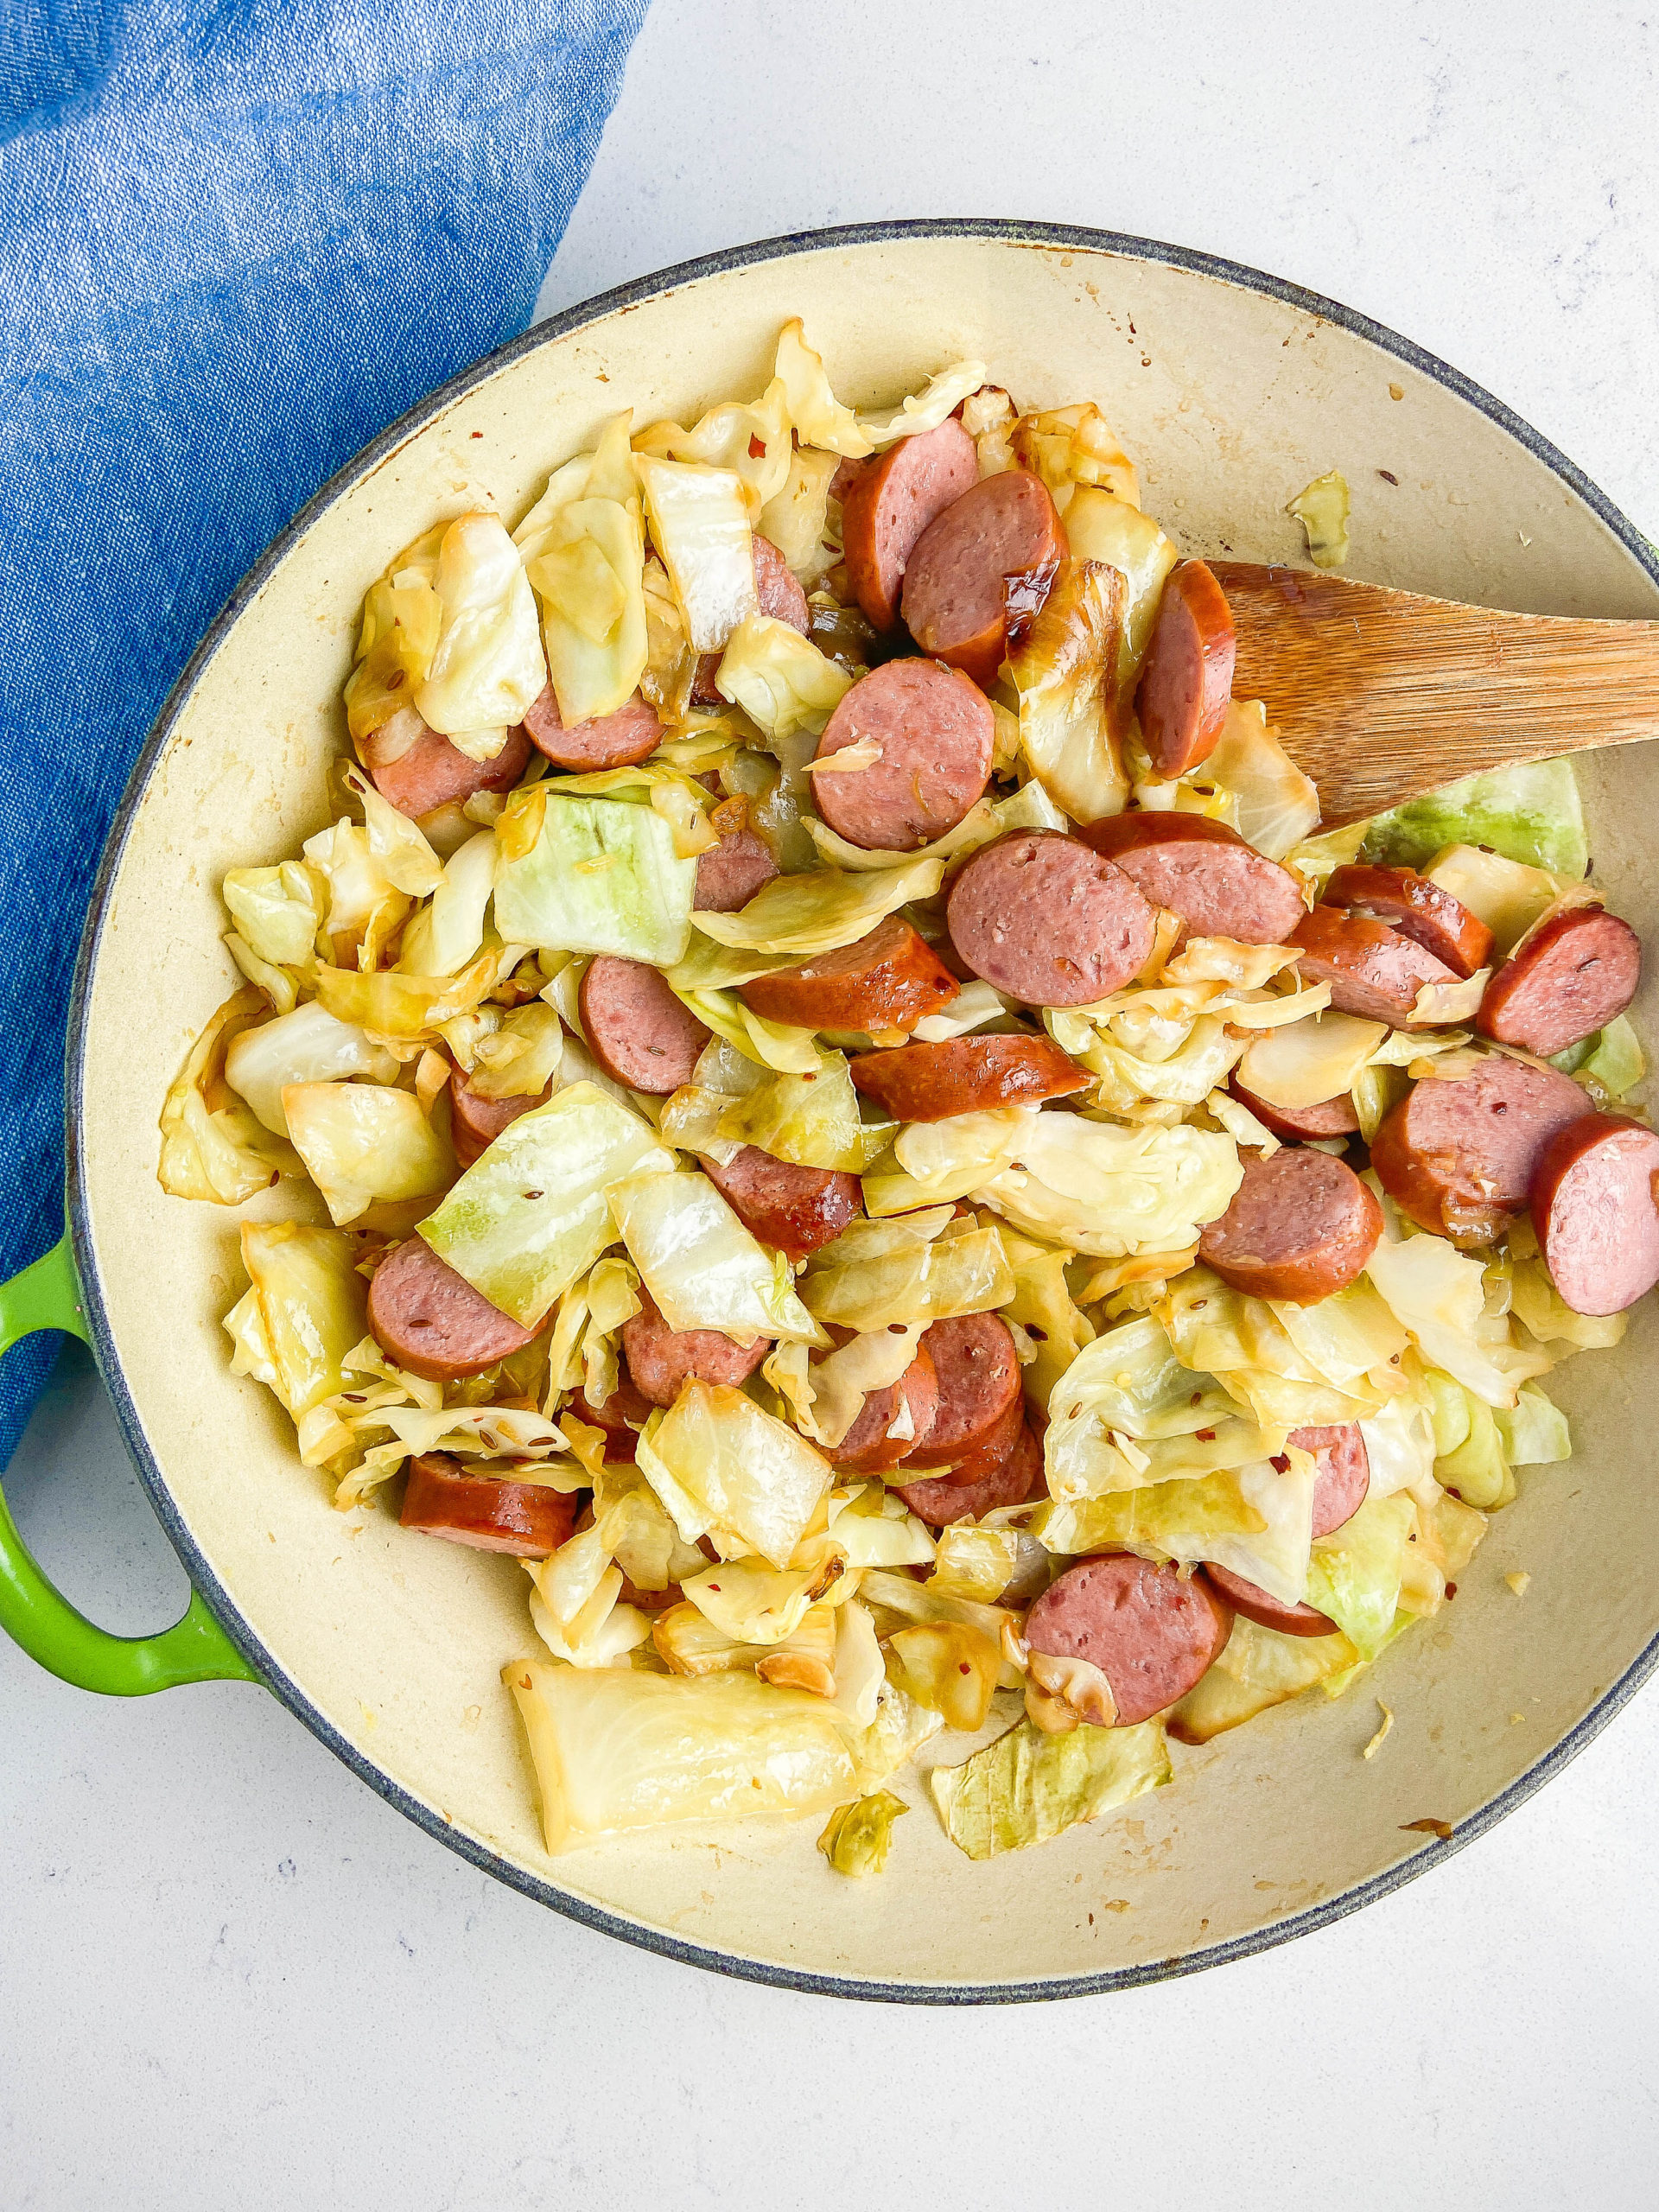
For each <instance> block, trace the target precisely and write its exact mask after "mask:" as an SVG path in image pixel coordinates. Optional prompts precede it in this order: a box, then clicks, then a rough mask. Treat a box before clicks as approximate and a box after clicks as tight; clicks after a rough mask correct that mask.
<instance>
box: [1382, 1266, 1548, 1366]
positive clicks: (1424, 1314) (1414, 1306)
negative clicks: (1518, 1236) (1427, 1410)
mask: <svg viewBox="0 0 1659 2212" xmlns="http://www.w3.org/2000/svg"><path fill="white" fill-rule="evenodd" d="M1365 1272H1366V1273H1367V1274H1369V1275H1370V1279H1371V1281H1373V1282H1374V1283H1375V1284H1376V1287H1377V1289H1378V1290H1379V1291H1380V1292H1381V1293H1382V1294H1383V1299H1384V1300H1385V1301H1386V1302H1387V1304H1388V1306H1389V1308H1390V1309H1391V1311H1392V1312H1393V1313H1394V1315H1395V1319H1397V1320H1398V1321H1399V1322H1400V1323H1401V1325H1402V1327H1404V1328H1405V1329H1406V1330H1408V1332H1409V1333H1410V1336H1411V1338H1412V1341H1413V1342H1414V1344H1416V1345H1417V1347H1418V1349H1419V1350H1420V1351H1421V1353H1422V1355H1423V1357H1424V1358H1425V1359H1426V1360H1427V1361H1428V1363H1430V1365H1431V1366H1433V1367H1440V1368H1443V1369H1444V1370H1446V1373H1447V1374H1448V1375H1451V1376H1455V1377H1456V1379H1457V1380H1458V1381H1459V1383H1462V1384H1463V1385H1464V1387H1465V1389H1469V1390H1472V1391H1473V1392H1474V1394H1475V1395H1476V1396H1477V1397H1478V1398H1481V1399H1484V1402H1486V1404H1488V1405H1489V1406H1513V1405H1514V1403H1515V1402H1516V1393H1517V1392H1518V1391H1519V1389H1520V1387H1521V1385H1522V1383H1525V1382H1528V1381H1529V1380H1530V1379H1531V1377H1532V1376H1535V1375H1542V1374H1545V1373H1547V1372H1548V1370H1549V1369H1550V1367H1551V1366H1553V1365H1554V1362H1553V1360H1552V1359H1551V1358H1550V1357H1549V1355H1548V1353H1547V1352H1544V1351H1537V1350H1533V1351H1525V1350H1522V1347H1520V1346H1519V1345H1517V1344H1516V1343H1515V1342H1514V1341H1513V1338H1512V1335H1511V1332H1510V1325H1509V1323H1508V1321H1507V1320H1506V1319H1503V1317H1502V1316H1501V1315H1489V1314H1488V1313H1487V1312H1486V1295H1485V1293H1486V1285H1485V1277H1484V1272H1483V1269H1482V1267H1481V1262H1479V1261H1478V1260H1475V1259H1468V1258H1465V1256H1464V1255H1463V1254H1462V1253H1461V1252H1459V1251H1458V1250H1457V1249H1456V1248H1455V1247H1454V1246H1453V1245H1452V1244H1449V1243H1447V1242H1446V1239H1445V1237H1443V1236H1427V1235H1418V1236H1408V1237H1406V1238H1405V1239H1404V1240H1403V1241H1402V1242H1400V1243H1395V1242H1394V1241H1393V1240H1392V1239H1391V1238H1389V1237H1388V1236H1384V1237H1383V1239H1382V1241H1381V1242H1380V1243H1378V1245H1377V1247H1376V1250H1375V1251H1374V1252H1373V1253H1372V1254H1371V1256H1370V1259H1369V1260H1368V1261H1367V1262H1366V1263H1365Z"/></svg>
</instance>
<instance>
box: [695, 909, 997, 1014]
mask: <svg viewBox="0 0 1659 2212" xmlns="http://www.w3.org/2000/svg"><path fill="white" fill-rule="evenodd" d="M737 995H738V996H739V997H740V998H741V1000H742V1001H743V1003H744V1005H745V1006H747V1007H750V1008H751V1009H752V1010H753V1012H754V1013H756V1014H760V1016H761V1017H762V1018H763V1019H764V1020H767V1021H783V1022H789V1023H791V1024H792V1025H793V1026H794V1027H797V1028H798V1029H832V1030H841V1031H847V1030H850V1031H855V1032H858V1031H861V1032H862V1033H864V1034H865V1035H867V1036H868V1034H869V1033H870V1032H872V1031H873V1030H884V1029H906V1030H908V1029H913V1028H914V1027H916V1025H917V1023H918V1021H920V1020H922V1018H923V1017H924V1015H926V1014H938V1013H939V1012H940V1011H941V1010H942V1009H943V1008H944V1007H947V1006H949V1005H950V1001H952V1000H953V999H954V998H956V997H957V996H958V995H959V992H958V988H957V982H956V979H955V978H954V977H953V976H952V975H951V973H950V969H948V968H947V967H946V966H945V965H944V962H943V961H942V960H941V959H940V958H939V957H938V954H937V953H935V952H934V951H933V950H931V948H930V947H929V945H928V944H926V943H925V940H924V939H923V938H921V937H919V936H918V934H917V932H916V931H914V930H913V929H912V927H911V926H910V924H909V923H908V922H901V921H900V920H899V917H898V916H897V915H896V914H889V915H888V916H887V919H886V920H885V921H882V922H878V923H877V924H876V925H875V927H874V929H873V930H872V931H870V933H869V935H868V937H861V938H859V939H858V941H857V943H856V944H843V945H841V946H839V947H838V948H837V949H836V950H835V951H834V952H821V953H819V954H818V955H817V957H816V958H814V959H811V960H806V961H803V962H802V963H801V965H800V966H799V967H798V968H780V969H777V970H776V971H775V972H774V973H773V974H772V975H770V976H756V977H755V978H754V981H753V982H751V983H742V984H740V985H739V987H738V994H737Z"/></svg>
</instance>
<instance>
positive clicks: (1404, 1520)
mask: <svg viewBox="0 0 1659 2212" xmlns="http://www.w3.org/2000/svg"><path fill="white" fill-rule="evenodd" d="M1416 1510H1417V1509H1416V1507H1415V1506H1414V1503H1412V1500H1411V1499H1410V1498H1409V1497H1407V1496H1406V1494H1405V1493H1404V1491H1401V1492H1399V1493H1397V1494H1396V1495H1395V1497H1368V1498H1367V1499H1366V1500H1365V1502H1364V1503H1363V1505H1362V1506H1361V1507H1360V1509H1359V1510H1358V1512H1357V1513H1356V1514H1354V1515H1353V1516H1352V1517H1351V1519H1349V1520H1347V1521H1344V1522H1343V1524H1342V1526H1341V1528H1340V1529H1332V1532H1331V1534H1330V1535H1328V1536H1321V1537H1320V1538H1319V1541H1318V1542H1317V1543H1316V1544H1315V1545H1314V1546H1313V1557H1312V1560H1311V1561H1310V1563H1309V1567H1308V1573H1307V1603H1308V1604H1309V1605H1312V1606H1313V1607H1314V1608H1315V1610H1316V1611H1319V1612H1321V1613H1324V1614H1325V1616H1326V1618H1328V1619H1330V1620H1333V1621H1335V1623H1336V1624H1337V1626H1338V1628H1339V1629H1340V1630H1342V1632H1343V1634H1344V1636H1345V1637H1347V1638H1348V1640H1349V1642H1350V1643H1351V1644H1352V1645H1353V1647H1354V1649H1355V1650H1356V1651H1357V1652H1358V1654H1359V1656H1360V1657H1361V1658H1362V1659H1375V1658H1376V1655H1377V1653H1378V1652H1379V1651H1380V1650H1381V1649H1383V1645H1384V1644H1385V1643H1387V1642H1388V1641H1389V1636H1390V1634H1391V1632H1392V1630H1393V1628H1394V1617H1395V1612H1396V1611H1398V1610H1399V1605H1400V1578H1401V1575H1402V1573H1403V1572H1404V1568H1405V1558H1406V1545H1407V1542H1408V1539H1409V1537H1410V1535H1411V1530H1412V1525H1413V1522H1414V1519H1415V1517H1416Z"/></svg>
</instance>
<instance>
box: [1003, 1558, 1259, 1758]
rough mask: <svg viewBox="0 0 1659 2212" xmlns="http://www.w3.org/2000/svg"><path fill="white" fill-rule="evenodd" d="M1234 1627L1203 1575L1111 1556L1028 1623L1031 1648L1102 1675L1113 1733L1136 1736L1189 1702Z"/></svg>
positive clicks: (1069, 1576)
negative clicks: (1158, 1716)
mask: <svg viewBox="0 0 1659 2212" xmlns="http://www.w3.org/2000/svg"><path fill="white" fill-rule="evenodd" d="M1232 1625H1233V1618H1232V1612H1231V1610H1230V1607H1229V1606H1228V1605H1227V1603H1226V1601H1225V1599H1223V1598H1221V1597H1220V1596H1218V1595H1217V1593H1216V1592H1214V1591H1213V1590H1211V1589H1210V1588H1209V1587H1208V1586H1206V1585H1205V1583H1204V1582H1203V1581H1202V1580H1200V1578H1199V1577H1198V1575H1196V1574H1195V1575H1192V1576H1189V1577H1185V1578H1184V1577H1183V1576H1182V1575H1181V1574H1179V1573H1178V1572H1177V1570H1176V1569H1175V1568H1174V1567H1154V1565H1153V1564H1152V1562H1151V1561H1150V1560H1144V1559H1137V1558H1135V1556H1134V1554H1132V1553H1129V1552H1108V1553H1106V1554H1103V1556H1101V1557H1100V1558H1097V1559H1086V1560H1083V1561H1082V1562H1081V1563H1080V1564H1079V1565H1078V1566H1077V1567H1071V1568H1070V1569H1069V1570H1068V1571H1067V1572H1066V1573H1065V1574H1063V1575H1062V1576H1061V1577H1060V1579H1059V1580H1058V1582H1055V1583H1052V1584H1051V1585H1050V1586H1049V1587H1048V1588H1047V1589H1046V1590H1045V1591H1044V1592H1043V1594H1042V1596H1041V1597H1040V1598H1039V1599H1037V1601H1036V1603H1035V1604H1034V1605H1033V1606H1032V1609H1031V1611H1030V1612H1029V1613H1028V1614H1027V1616H1026V1642H1027V1643H1028V1644H1029V1645H1030V1647H1031V1649H1033V1651H1042V1652H1046V1653H1047V1654H1048V1655H1049V1656H1050V1657H1052V1658H1055V1659H1086V1660H1088V1661H1089V1662H1090V1664H1091V1665H1093V1666H1096V1667H1098V1668H1099V1669H1100V1671H1101V1672H1102V1674H1103V1675H1105V1677H1106V1679H1107V1681H1109V1683H1110V1684H1111V1689H1112V1696H1113V1698H1114V1700H1116V1705H1117V1719H1116V1722H1115V1723H1114V1726H1116V1727H1119V1728H1132V1727H1134V1726H1135V1724H1136V1723H1137V1722H1138V1721H1141V1720H1150V1719H1151V1718H1152V1716H1153V1714H1154V1713H1163V1712H1165V1711H1166V1710H1167V1708H1168V1707H1170V1706H1172V1705H1174V1704H1176V1703H1178V1702H1179V1700H1180V1699H1182V1698H1184V1697H1185V1695H1186V1693H1187V1692H1188V1690H1190V1689H1191V1688H1192V1685H1193V1684H1194V1682H1196V1681H1198V1677H1199V1676H1200V1675H1202V1674H1204V1673H1205V1670H1206V1669H1208V1667H1209V1666H1210V1663H1211V1661H1212V1660H1213V1659H1214V1658H1215V1657H1216V1656H1217V1654H1218V1653H1219V1651H1220V1649H1221V1648H1222V1646H1223V1644H1224V1643H1226V1641H1227V1638H1228V1637H1229V1635H1230V1633H1231V1630H1232Z"/></svg>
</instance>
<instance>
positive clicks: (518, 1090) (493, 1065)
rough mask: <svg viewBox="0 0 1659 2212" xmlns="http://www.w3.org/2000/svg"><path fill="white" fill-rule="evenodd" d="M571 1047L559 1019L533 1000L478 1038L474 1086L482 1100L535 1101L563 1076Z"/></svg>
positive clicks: (543, 1005)
mask: <svg viewBox="0 0 1659 2212" xmlns="http://www.w3.org/2000/svg"><path fill="white" fill-rule="evenodd" d="M569 1049H570V1040H569V1039H568V1038H567V1037H566V1035H565V1033H564V1031H563V1027H561V1025H560V1021H559V1017H558V1015H557V1014H556V1013H555V1012H554V1010H553V1008H552V1007H550V1006H548V1005H547V1004H545V1003H544V1002H543V1001H542V1000H540V999H532V1000H531V1002H530V1004H529V1005H528V1006H520V1007H514V1008H513V1010H512V1013H511V1014H508V1015H507V1017H506V1019H505V1020H504V1021H503V1022H502V1024H501V1026H500V1027H499V1029H495V1030H493V1031H492V1032H491V1033H490V1034H489V1035H488V1036H487V1037H480V1039H479V1040H478V1045H477V1048H476V1051H475V1052H474V1071H473V1076H472V1087H473V1089H474V1090H475V1091H477V1093H478V1095H479V1096H480V1098H534V1097H537V1096H539V1095H540V1093H541V1092H542V1091H543V1090H546V1088H547V1086H548V1084H550V1083H551V1082H552V1080H553V1078H554V1077H556V1076H559V1075H561V1074H562V1072H563V1067H564V1061H565V1056H566V1054H567V1052H569Z"/></svg>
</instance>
